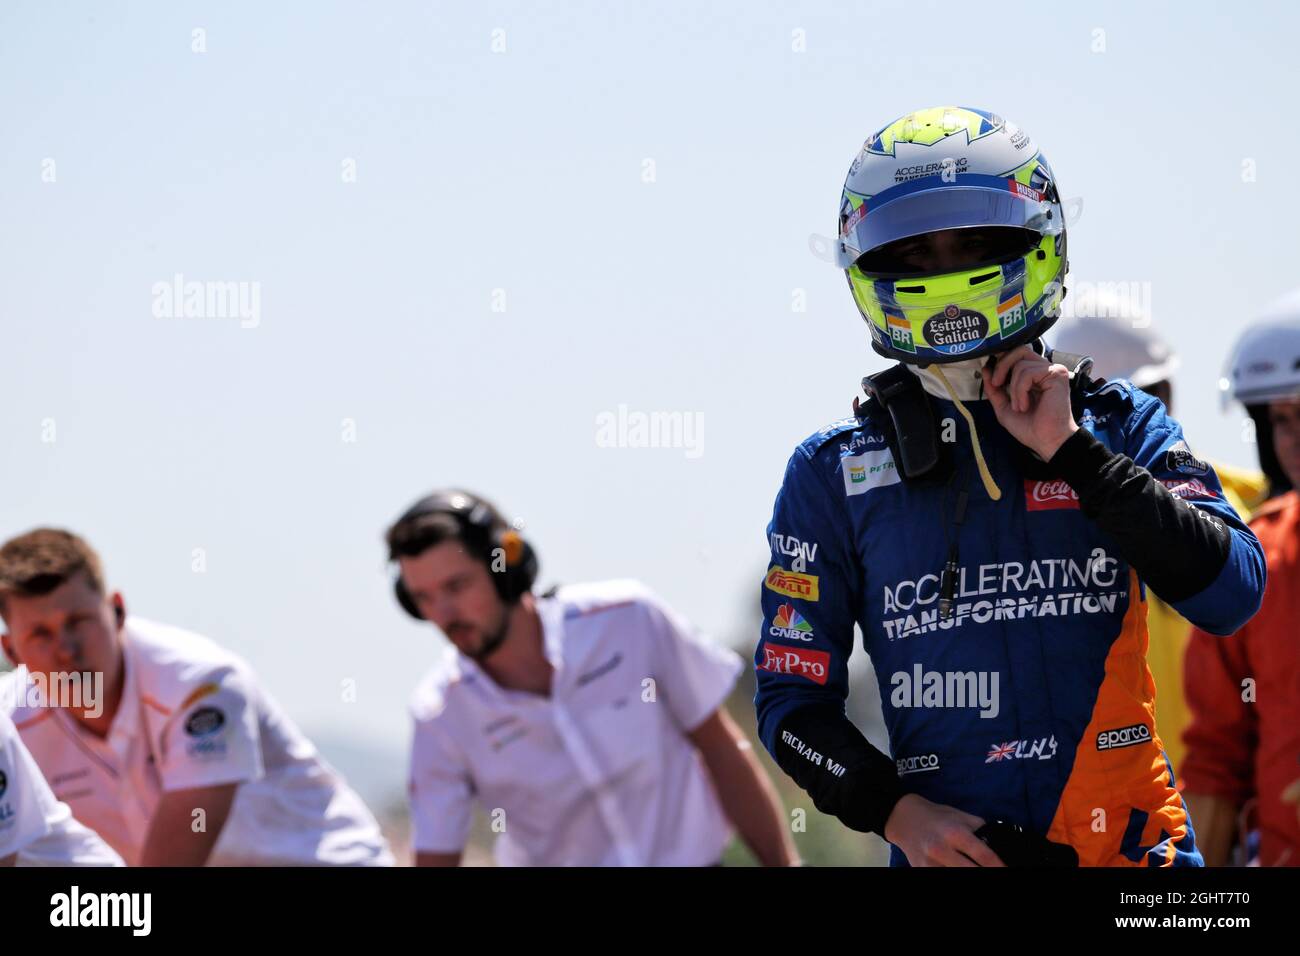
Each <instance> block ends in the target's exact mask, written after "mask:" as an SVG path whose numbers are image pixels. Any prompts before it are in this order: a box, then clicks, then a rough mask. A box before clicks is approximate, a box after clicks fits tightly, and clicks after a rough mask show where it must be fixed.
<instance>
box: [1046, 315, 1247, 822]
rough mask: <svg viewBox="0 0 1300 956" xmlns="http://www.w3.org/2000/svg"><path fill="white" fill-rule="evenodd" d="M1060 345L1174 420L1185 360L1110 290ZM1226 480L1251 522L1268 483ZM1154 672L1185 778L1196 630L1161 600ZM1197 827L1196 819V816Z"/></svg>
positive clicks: (1067, 328)
mask: <svg viewBox="0 0 1300 956" xmlns="http://www.w3.org/2000/svg"><path fill="white" fill-rule="evenodd" d="M1051 339H1052V343H1053V345H1054V346H1055V347H1056V348H1058V349H1061V350H1062V351H1065V352H1074V353H1077V354H1079V355H1087V356H1088V357H1089V358H1091V359H1092V360H1093V366H1092V374H1093V375H1094V376H1096V377H1098V378H1104V379H1117V378H1122V379H1125V380H1126V381H1129V382H1132V383H1133V384H1134V385H1136V386H1137V387H1138V388H1140V389H1142V390H1143V391H1144V392H1146V393H1148V394H1149V395H1154V396H1155V397H1156V398H1158V399H1160V401H1161V402H1163V403H1164V406H1165V410H1166V411H1167V412H1169V413H1170V414H1171V415H1172V414H1173V411H1174V407H1173V393H1174V386H1173V375H1174V373H1175V372H1176V371H1178V366H1179V358H1178V354H1177V353H1176V352H1175V351H1174V350H1173V349H1171V348H1170V347H1169V344H1168V342H1166V341H1165V340H1164V339H1163V338H1161V337H1160V336H1158V335H1157V334H1156V333H1155V331H1154V329H1152V328H1151V316H1150V315H1148V314H1147V313H1146V312H1145V311H1143V310H1141V309H1136V308H1134V307H1133V306H1132V305H1131V304H1130V303H1128V302H1127V301H1125V300H1123V299H1122V298H1121V297H1120V296H1118V295H1116V294H1114V293H1112V292H1107V291H1102V292H1099V293H1098V294H1097V295H1096V296H1094V297H1093V299H1092V300H1091V302H1090V303H1089V304H1088V307H1087V308H1086V309H1082V308H1080V307H1079V306H1078V305H1077V304H1076V307H1075V311H1074V314H1073V315H1072V316H1068V317H1066V318H1062V319H1061V321H1060V322H1058V323H1057V324H1056V326H1055V327H1054V328H1053V329H1052V333H1051ZM1210 466H1211V467H1212V468H1213V469H1214V473H1215V474H1216V475H1218V476H1219V483H1220V484H1222V485H1223V494H1224V496H1225V497H1226V498H1227V500H1228V502H1229V503H1230V504H1231V505H1232V507H1233V509H1234V510H1235V511H1236V512H1237V514H1239V515H1241V517H1242V518H1243V519H1249V517H1250V514H1251V512H1252V511H1253V510H1254V509H1255V507H1256V506H1258V505H1259V504H1260V502H1262V501H1263V500H1264V496H1265V494H1266V492H1267V489H1268V483H1267V482H1266V481H1265V479H1264V476H1263V475H1262V474H1260V473H1257V472H1251V471H1247V470H1246V469H1244V468H1237V467H1234V466H1232V465H1226V464H1224V463H1223V462H1219V461H1211V462H1210ZM1198 485H1199V482H1198V479H1197V476H1195V475H1188V476H1187V477H1179V478H1176V479H1172V480H1170V481H1168V482H1167V483H1166V487H1168V488H1169V490H1170V491H1172V492H1173V493H1174V494H1179V493H1180V492H1187V491H1189V490H1197V491H1198V492H1199V487H1198ZM1147 630H1148V631H1149V632H1150V634H1151V640H1150V642H1149V644H1148V646H1147V667H1149V668H1150V669H1151V677H1152V678H1153V679H1154V680H1155V682H1156V716H1157V717H1158V718H1159V721H1160V735H1161V736H1160V739H1161V740H1162V741H1164V745H1165V753H1166V754H1168V756H1169V761H1170V763H1172V764H1173V765H1174V773H1175V774H1176V775H1177V776H1179V777H1181V776H1182V767H1183V755H1184V753H1185V749H1184V745H1183V733H1184V732H1185V731H1186V730H1187V725H1188V723H1189V722H1190V719H1191V714H1190V711H1189V710H1188V708H1187V698H1186V694H1185V692H1184V689H1183V658H1184V656H1185V655H1186V653H1187V642H1188V641H1189V640H1190V638H1191V633H1192V625H1191V624H1190V623H1188V621H1187V620H1186V619H1185V618H1184V617H1183V616H1182V615H1180V614H1179V613H1178V612H1177V611H1175V610H1174V609H1173V608H1172V607H1170V606H1169V603H1168V602H1167V601H1165V600H1164V599H1163V598H1161V597H1160V596H1159V595H1156V594H1152V595H1151V596H1150V598H1149V599H1148V601H1147ZM1193 820H1195V816H1193Z"/></svg>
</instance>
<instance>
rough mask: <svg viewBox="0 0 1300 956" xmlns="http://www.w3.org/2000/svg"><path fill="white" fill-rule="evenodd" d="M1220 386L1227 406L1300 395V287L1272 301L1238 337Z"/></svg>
mask: <svg viewBox="0 0 1300 956" xmlns="http://www.w3.org/2000/svg"><path fill="white" fill-rule="evenodd" d="M1219 390H1220V392H1221V394H1222V398H1223V403H1224V405H1225V406H1226V405H1227V404H1228V402H1230V401H1238V402H1241V403H1242V404H1243V405H1246V406H1248V407H1249V406H1251V405H1262V404H1265V403H1267V402H1271V401H1273V400H1275V399H1279V398H1293V397H1300V289H1297V290H1296V291H1294V292H1292V293H1290V294H1289V295H1286V296H1284V297H1282V298H1281V299H1278V300H1277V301H1276V302H1274V303H1273V304H1272V305H1270V306H1269V307H1268V308H1267V309H1266V310H1265V311H1264V314H1263V315H1262V316H1261V317H1260V319H1259V321H1258V322H1256V323H1255V324H1254V325H1252V326H1251V327H1250V328H1249V329H1247V330H1246V332H1245V334H1243V335H1242V337H1241V338H1240V339H1238V340H1237V346H1236V348H1234V349H1233V350H1232V357H1231V358H1230V359H1229V360H1228V367H1227V368H1226V369H1224V373H1223V378H1221V379H1219Z"/></svg>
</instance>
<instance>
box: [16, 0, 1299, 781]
mask: <svg viewBox="0 0 1300 956" xmlns="http://www.w3.org/2000/svg"><path fill="white" fill-rule="evenodd" d="M1296 21H1297V14H1296V12H1295V8H1294V7H1292V6H1289V5H1282V4H1272V5H1270V9H1269V10H1268V11H1267V13H1265V12H1263V11H1260V10H1254V11H1252V10H1251V8H1250V5H1245V6H1244V7H1243V5H1240V4H1238V5H1232V6H1230V7H1227V8H1224V9H1223V10H1221V11H1216V10H1215V9H1214V8H1213V7H1212V6H1211V5H1210V4H1188V3H1179V4H1141V5H1134V4H1094V5H1090V7H1089V8H1075V7H1074V6H1070V7H1065V6H1058V5H1051V4H1042V3H1025V4H1015V3H1000V4H996V5H992V6H989V5H983V6H981V5H947V4H945V5H938V4H934V5H931V4H924V3H915V2H911V3H871V4H846V3H781V4H775V3H765V4H755V3H708V4H694V3H685V2H681V3H668V4H663V3H653V4H652V3H648V2H646V3H637V4H632V3H624V4H600V3H523V2H512V3H504V2H496V3H461V4H450V3H445V4H432V3H428V4H399V3H383V4H365V3H348V4H324V3H306V2H298V3H284V4H267V3H215V2H213V3H161V2H158V3H128V4H117V3H113V4H102V3H67V4H58V5H55V4H48V3H35V2H25V3H6V4H5V5H4V8H3V11H2V12H0V117H3V124H4V137H3V143H2V144H0V263H3V269H4V274H3V281H2V282H0V315H2V316H3V323H4V326H3V328H4V339H3V351H4V356H5V362H4V369H5V372H4V376H3V381H2V383H0V390H2V391H0V394H2V395H3V401H0V467H2V468H3V488H4V494H3V495H0V533H2V534H3V535H5V536H8V535H10V534H12V533H15V532H18V531H21V530H24V529H26V528H28V527H31V526H33V525H35V524H47V523H54V524H60V525H65V526H69V527H72V528H74V529H77V530H79V531H81V532H83V533H84V534H86V535H88V536H89V538H90V539H91V540H92V541H93V543H94V544H96V545H97V546H98V547H99V548H100V550H101V551H102V552H103V554H104V555H105V558H106V560H107V563H108V569H109V573H110V577H111V579H112V581H113V583H114V584H116V585H117V586H120V587H122V588H123V589H124V590H125V591H126V594H127V598H128V601H129V603H130V605H131V607H132V608H133V609H134V610H135V611H137V612H138V613H141V614H144V615H146V616H152V617H156V618H159V619H163V620H167V621H169V622H173V623H176V624H181V625H184V626H188V627H191V628H193V629H196V630H198V631H201V632H204V633H207V634H209V635H211V636H212V637H214V638H216V639H218V640H220V641H222V642H224V643H226V644H228V645H229V646H231V647H233V648H235V649H236V650H238V651H239V652H241V653H242V654H244V655H245V656H247V657H248V658H249V659H251V660H252V661H253V662H254V664H255V665H256V666H257V668H258V670H259V672H260V673H261V675H262V677H263V680H264V682H265V683H266V684H267V686H269V687H270V689H271V690H272V692H273V693H274V694H275V695H276V696H277V697H278V698H279V699H280V700H281V702H282V703H283V704H284V705H285V706H286V707H287V709H288V710H289V712H290V713H291V714H292V715H294V716H295V718H296V719H297V720H298V721H299V723H300V724H302V725H303V726H304V728H305V729H307V730H308V731H309V732H311V733H313V734H316V735H319V736H331V737H336V738H347V739H349V740H352V741H355V742H357V743H359V744H364V745H369V746H373V747H374V748H377V752H387V751H389V750H391V751H392V752H393V753H394V754H397V755H398V756H397V759H395V760H394V761H391V764H392V765H391V767H389V766H387V765H385V766H384V767H382V768H381V769H380V770H378V771H376V772H378V773H380V774H388V775H389V777H390V778H391V781H392V782H393V783H394V785H396V784H397V783H399V782H400V780H401V778H402V775H403V772H404V757H403V756H402V751H403V750H404V748H405V744H406V740H407V735H408V732H409V731H408V725H407V717H406V711H405V702H406V698H407V695H408V692H409V690H410V689H411V687H412V686H413V685H414V683H415V681H416V679H417V676H418V674H419V673H420V672H421V671H422V670H424V669H425V668H426V667H427V666H428V664H429V662H430V661H431V660H432V659H433V658H434V656H435V655H436V654H437V653H439V648H440V646H441V639H440V638H439V637H438V636H437V635H436V634H435V633H434V632H433V631H432V630H431V629H429V628H427V627H426V628H420V627H417V626H416V625H414V624H413V623H411V622H408V621H406V620H404V619H403V618H402V617H401V616H400V614H399V612H398V611H397V609H396V608H395V606H394V605H393V604H392V602H391V600H390V598H389V590H388V588H389V579H388V572H387V571H386V569H385V567H384V560H383V558H384V555H383V550H382V546H381V541H380V535H381V532H382V529H383V527H384V525H385V523H386V522H387V521H388V520H389V519H390V518H392V517H393V516H394V515H395V514H396V513H397V512H398V511H400V510H401V509H402V508H403V507H404V506H405V505H406V504H407V503H408V501H410V500H411V499H413V498H414V497H415V496H417V495H418V494H420V493H422V492H424V491H425V490H427V489H429V488H432V487H434V486H438V485H444V484H452V483H458V484H462V485H465V486H468V487H471V488H474V489H478V490H481V491H482V492H484V493H486V494H488V495H489V496H491V497H494V498H496V499H497V500H498V501H499V503H500V504H502V505H503V506H504V508H505V509H506V510H507V511H508V512H510V513H511V514H513V515H516V516H518V517H519V518H521V519H522V520H523V521H524V523H525V529H526V531H527V533H528V534H529V535H531V536H532V538H533V540H534V541H535V543H536V546H537V548H538V550H539V551H540V553H541V555H542V560H543V566H544V567H543V582H544V583H546V582H550V581H555V580H560V581H577V580H585V579H599V578H606V577H616V576H634V577H638V578H641V579H643V580H645V581H646V582H648V583H649V584H650V585H651V586H652V587H654V588H655V589H656V590H658V591H659V592H660V593H662V594H663V595H665V596H666V597H667V598H668V599H669V600H670V601H671V602H672V603H674V604H675V605H677V606H678V607H679V608H680V609H681V610H682V611H684V612H685V613H686V614H687V615H688V616H689V617H691V618H692V619H693V620H695V621H696V622H697V623H698V624H699V625H701V626H702V627H703V628H705V629H706V630H707V631H709V632H710V633H712V634H714V635H716V636H718V637H719V638H720V639H724V640H728V641H732V642H735V643H747V644H748V643H750V642H751V641H752V638H751V636H750V634H749V632H748V630H747V628H749V626H750V624H751V623H752V621H753V618H754V611H753V610H752V607H751V605H752V604H753V603H754V602H755V599H756V594H757V586H758V584H757V575H758V574H759V573H760V572H761V569H762V568H763V566H764V560H765V541H764V526H765V524H766V522H767V518H768V516H769V513H770V509H771V505H772V499H773V496H774V495H775V492H776V490H777V487H778V485H779V483H780V479H781V475H782V470H783V467H784V464H785V461H786V459H787V457H788V456H789V453H790V451H791V449H792V448H793V446H794V445H795V444H796V443H797V442H798V441H799V440H800V439H801V438H803V437H804V436H806V435H807V434H809V433H810V432H812V431H813V430H815V429H816V428H818V427H819V426H821V425H823V424H825V423H827V422H829V421H832V420H834V419H837V418H840V417H842V416H843V415H844V414H845V413H846V412H847V411H848V409H849V405H850V401H851V399H852V397H853V395H854V394H855V392H856V390H857V388H858V381H859V379H860V378H861V376H862V375H863V374H864V373H866V372H869V371H874V370H876V369H878V368H880V367H881V366H882V362H881V360H879V359H878V358H876V357H875V356H874V354H873V353H872V352H871V351H870V348H869V346H868V339H867V335H866V330H865V328H864V327H863V325H862V323H861V321H860V319H859V318H858V315H857V312H856V311H855V309H854V307H853V305H852V302H851V300H850V298H849V294H848V291H847V289H846V288H845V284H844V280H843V277H842V275H841V274H840V273H838V272H837V271H835V269H834V268H832V267H831V266H829V265H827V264H825V263H823V262H821V261H819V260H817V259H816V258H815V257H814V256H813V255H812V254H811V253H810V252H809V248H808V237H809V235H810V234H813V233H822V234H826V233H828V232H829V231H830V230H831V229H832V228H833V225H834V220H835V214H836V211H837V208H838V201H839V190H840V186H841V184H842V182H843V177H844V174H845V171H846V170H847V168H848V165H849V163H850V162H851V160H852V159H853V156H854V154H855V153H856V151H857V149H858V148H859V146H860V144H861V142H862V140H863V139H864V138H865V136H866V135H867V134H868V133H870V132H872V131H873V130H875V129H877V128H879V127H880V126H882V125H883V124H884V123H886V122H888V121H889V120H891V119H892V118H894V117H895V116H897V115H899V114H901V113H903V112H906V111H908V110H910V109H914V108H918V107H921V106H930V105H938V104H945V103H957V104H963V105H972V106H979V107H983V108H989V109H993V110H996V111H998V112H1000V113H1002V114H1003V115H1005V116H1008V117H1010V118H1011V119H1012V120H1014V121H1015V122H1017V123H1018V124H1019V125H1021V126H1022V127H1024V128H1025V129H1027V130H1028V131H1029V132H1030V133H1031V134H1032V135H1033V136H1034V137H1035V138H1036V140H1037V141H1038V144H1039V146H1040V147H1041V148H1042V149H1043V150H1044V151H1045V153H1046V155H1047V156H1048V158H1049V159H1050V161H1051V163H1052V165H1053V167H1054V169H1055V171H1056V173H1057V175H1058V177H1059V179H1060V182H1061V184H1062V188H1063V191H1064V192H1065V194H1066V195H1067V196H1072V197H1082V198H1083V200H1084V210H1083V215H1082V217H1081V218H1080V220H1079V221H1078V222H1077V223H1076V224H1075V225H1074V227H1073V228H1072V230H1071V233H1070V252H1071V262H1072V266H1073V270H1072V274H1071V278H1072V279H1073V280H1075V281H1099V282H1100V281H1112V282H1115V281H1137V282H1143V283H1149V284H1150V285H1149V288H1150V290H1151V304H1152V307H1153V312H1154V319H1155V324H1156V326H1157V328H1158V329H1159V330H1161V331H1162V332H1163V333H1164V334H1165V335H1167V337H1168V338H1169V339H1170V340H1171V341H1172V342H1173V343H1174V345H1175V346H1176V347H1177V348H1178V349H1179V350H1180V351H1181V353H1182V356H1183V369H1182V371H1181V373H1180V374H1179V376H1178V379H1177V389H1178V391H1177V396H1176V401H1177V406H1178V407H1177V411H1178V413H1179V417H1181V418H1183V419H1184V420H1185V422H1186V424H1187V429H1188V432H1189V434H1190V436H1191V438H1192V445H1193V447H1194V448H1195V449H1196V450H1197V451H1198V452H1201V453H1204V454H1208V455H1210V456H1212V457H1216V458H1219V459H1223V460H1227V461H1232V462H1236V463H1239V464H1251V463H1252V462H1253V459H1254V448H1253V446H1250V445H1248V444H1244V443H1243V441H1242V440H1241V422H1242V419H1243V415H1242V414H1241V413H1240V411H1238V410H1234V411H1232V412H1230V413H1228V414H1222V413H1220V411H1219V408H1218V403H1217V396H1216V393H1215V381H1216V379H1217V377H1218V375H1219V372H1220V369H1221V367H1222V365H1223V361H1224V357H1225V352H1226V350H1227V348H1228V347H1229V345H1230V343H1231V341H1232V340H1233V339H1234V338H1235V336H1236V334H1237V333H1238V332H1239V330H1240V329H1241V328H1242V327H1243V324H1244V323H1246V322H1247V321H1249V319H1250V317H1251V316H1252V314H1253V313H1255V312H1256V311H1257V310H1258V309H1259V308H1260V307H1261V306H1263V305H1264V304H1265V303H1266V302H1268V301H1269V300H1271V299H1272V298H1273V297H1275V296H1276V295H1278V294H1281V293H1282V292H1284V291H1286V290H1287V289H1288V288H1290V287H1292V286H1296V285H1300V270H1298V269H1297V268H1296V266H1295V247H1296V243H1295V239H1294V237H1293V233H1292V223H1294V222H1296V221H1297V218H1298V217H1300V191H1297V190H1296V189H1295V187H1294V179H1293V176H1292V170H1293V164H1294V157H1295V156H1297V155H1300V133H1298V132H1297V124H1296V123H1295V122H1294V121H1293V120H1294V117H1293V116H1292V115H1291V112H1292V111H1291V107H1290V106H1289V105H1288V103H1289V97H1290V95H1291V92H1292V91H1293V89H1294V86H1295V81H1296V74H1295V55H1294V51H1293V45H1294V40H1293V38H1294V36H1295V35H1296V31H1297V22H1296ZM196 28H202V29H203V30H204V31H205V42H206V48H207V52H205V53H195V52H193V51H192V49H191V47H192V43H193V38H192V31H193V30H194V29H196ZM496 29H501V30H504V41H505V51H504V52H493V48H492V47H493V31H494V30H496ZM1097 29H1101V30H1104V43H1105V50H1104V52H1094V47H1095V46H1096V45H1097V42H1098V36H1099V35H1098V34H1096V33H1095V32H1094V31H1095V30H1097ZM795 30H802V31H804V34H803V36H804V37H806V41H805V42H806V50H805V51H803V52H796V51H795V50H793V49H792V43H793V41H794V31H795ZM499 39H500V35H498V42H499ZM647 159H648V160H652V161H653V164H654V181H653V182H646V181H645V170H646V168H647V167H646V165H645V161H646V160H647ZM1245 159H1252V160H1254V163H1255V170H1256V181H1254V182H1243V180H1242V163H1243V160H1245ZM47 160H53V172H54V181H53V182H47V181H44V179H43V173H44V174H45V178H48V170H49V169H50V167H49V165H48V164H47V163H46V161H47ZM348 160H352V161H354V162H355V171H356V176H355V180H356V181H355V182H345V181H344V176H343V170H344V164H345V162H346V161H348ZM177 273H180V274H182V275H183V276H184V277H185V278H186V279H189V280H201V281H235V282H249V283H257V284H258V288H259V290H260V296H261V303H260V305H261V314H260V323H259V324H258V325H257V327H256V328H241V327H240V323H239V320H238V319H237V318H234V319H232V318H227V319H221V318H203V319H181V318H157V317H155V315H154V314H153V309H152V307H153V297H152V291H151V290H152V289H153V286H154V284H155V283H158V282H169V281H171V279H172V277H173V276H174V275H175V274H177ZM496 289H501V290H504V293H505V302H506V309H505V311H504V312H500V311H493V290H496ZM796 289H801V290H804V294H805V295H806V301H807V309H806V311H804V312H796V311H793V310H792V300H793V296H794V290H796ZM620 405H625V406H627V408H628V410H629V411H643V412H653V411H661V412H672V411H676V412H682V413H690V414H692V415H699V416H702V421H703V432H702V435H701V436H700V437H701V438H702V443H701V445H700V451H701V452H702V453H701V454H699V455H698V456H697V457H688V455H687V454H686V452H685V450H684V449H680V448H679V449H661V448H608V447H601V446H600V445H599V444H598V443H597V441H596V421H597V416H599V415H601V414H602V413H607V412H614V413H616V412H617V410H618V408H619V406H620ZM345 419H351V420H352V421H353V422H354V423H355V429H356V431H355V438H356V440H355V441H344V440H343V439H344V437H345V433H344V427H345V426H344V420H345ZM47 420H52V421H53V427H54V437H55V440H54V441H52V442H51V441H43V440H42V439H43V437H49V432H48V425H49V422H48V421H47ZM195 548H202V549H204V550H205V552H206V561H207V570H206V572H205V573H202V574H197V573H194V571H193V570H192V567H191V566H192V552H193V550H194V549H195ZM347 679H351V680H355V681H356V682H357V685H356V686H357V693H358V700H357V702H356V703H355V704H345V703H343V702H342V701H341V699H340V685H341V682H342V681H343V680H347Z"/></svg>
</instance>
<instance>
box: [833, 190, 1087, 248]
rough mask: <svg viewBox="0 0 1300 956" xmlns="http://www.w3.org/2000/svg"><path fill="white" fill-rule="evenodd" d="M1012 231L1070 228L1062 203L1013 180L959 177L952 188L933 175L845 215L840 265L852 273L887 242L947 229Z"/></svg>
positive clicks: (1049, 231) (1053, 231)
mask: <svg viewBox="0 0 1300 956" xmlns="http://www.w3.org/2000/svg"><path fill="white" fill-rule="evenodd" d="M972 226H1009V227H1013V228H1018V229H1028V230H1032V231H1033V232H1035V233H1037V234H1038V235H1040V236H1043V235H1057V234H1059V233H1060V232H1061V231H1062V230H1063V229H1064V228H1065V217H1064V215H1063V214H1062V211H1061V207H1060V204H1059V203H1056V202H1053V201H1051V200H1050V199H1049V198H1048V197H1047V196H1046V195H1045V194H1044V193H1041V192H1039V191H1038V190H1036V189H1032V188H1030V187H1028V186H1025V185H1023V184H1022V183H1019V182H1017V181H1016V180H1014V179H1009V178H1003V177H1000V176H979V175H973V174H964V175H958V176H957V177H956V179H955V181H954V182H952V183H947V182H944V181H943V180H942V177H939V176H931V177H926V178H925V179H923V180H913V181H912V182H909V183H902V184H900V185H898V186H894V187H891V188H890V189H887V190H885V191H884V192H882V193H879V194H878V195H876V196H873V197H869V198H867V199H865V200H863V202H862V204H861V205H859V206H858V207H857V208H856V209H852V210H847V211H845V212H843V213H842V215H841V225H840V237H839V242H838V244H837V248H836V260H837V264H838V265H839V267H840V268H841V269H847V268H848V267H849V266H851V265H852V264H853V263H854V262H856V261H857V260H858V258H859V257H861V256H862V255H863V254H864V253H867V252H871V251H873V250H875V249H878V248H880V247H881V246H884V245H887V244H888V243H891V242H895V241H897V240H899V239H906V238H908V237H911V236H919V235H921V234H923V233H927V232H938V231H939V230H942V229H961V228H966V227H972Z"/></svg>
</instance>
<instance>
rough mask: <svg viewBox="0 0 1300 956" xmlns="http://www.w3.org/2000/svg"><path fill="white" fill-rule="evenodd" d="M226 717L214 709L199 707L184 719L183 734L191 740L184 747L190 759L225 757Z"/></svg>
mask: <svg viewBox="0 0 1300 956" xmlns="http://www.w3.org/2000/svg"><path fill="white" fill-rule="evenodd" d="M225 727H226V715H225V714H224V713H223V712H222V711H221V710H219V709H217V708H216V707H212V706H207V707H200V708H198V709H197V710H195V711H194V712H193V713H191V714H190V715H189V717H187V718H186V719H185V733H186V734H187V735H188V736H189V737H191V738H193V739H192V740H191V741H190V742H188V743H187V744H186V745H185V752H186V753H187V754H189V755H190V756H191V757H224V756H225V755H226V741H225V739H224V737H225V735H224V734H223V733H222V731H224V730H225Z"/></svg>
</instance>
